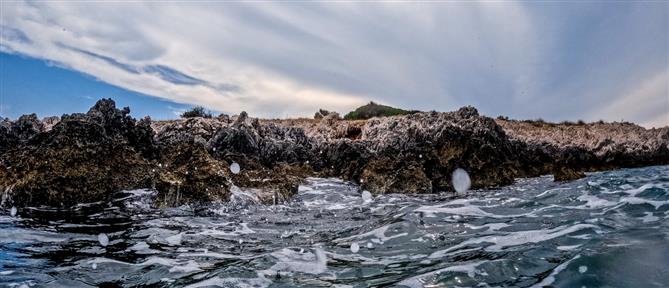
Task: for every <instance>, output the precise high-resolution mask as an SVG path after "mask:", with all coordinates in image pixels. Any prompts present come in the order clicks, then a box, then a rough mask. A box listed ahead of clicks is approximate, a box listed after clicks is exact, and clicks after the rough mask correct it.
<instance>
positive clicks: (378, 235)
mask: <svg viewBox="0 0 669 288" xmlns="http://www.w3.org/2000/svg"><path fill="white" fill-rule="evenodd" d="M389 228H390V225H385V226H382V227H379V228H376V229H374V230H372V231H369V232H366V233H362V234H358V235H353V236H349V237H345V238H338V239H336V240H334V242H337V243H338V242H345V241H350V240H354V239H363V238H366V237H374V238H372V239H371V241H372V242H375V243H377V244H381V243H383V242H386V241H388V240H390V239H394V238H397V237H402V236H406V235H408V234H407V233H406V232H403V233H399V234H396V235H392V236H386V232H387V231H388V229H389Z"/></svg>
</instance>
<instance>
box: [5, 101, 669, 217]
mask: <svg viewBox="0 0 669 288" xmlns="http://www.w3.org/2000/svg"><path fill="white" fill-rule="evenodd" d="M129 112H130V110H129V109H128V108H123V109H118V108H117V107H116V106H115V103H114V102H113V101H112V100H110V99H103V100H100V101H98V103H97V104H96V105H95V106H94V107H92V108H91V109H90V110H89V111H88V112H87V113H75V114H71V115H63V116H62V117H61V118H60V119H58V118H48V119H45V121H44V122H43V121H40V120H39V119H38V118H37V116H36V115H34V114H33V115H25V116H22V117H21V118H19V119H18V120H16V121H9V120H3V121H1V122H0V153H1V154H0V188H1V189H2V190H0V193H2V201H3V205H5V206H7V205H17V206H38V205H48V206H57V207H62V208H68V207H72V206H74V205H76V204H78V203H84V202H94V201H108V200H109V199H111V197H112V196H113V195H114V194H115V193H118V192H119V191H120V190H123V189H139V188H154V189H156V190H157V191H158V196H157V197H156V203H155V205H156V206H161V207H164V206H180V205H183V204H190V203H203V202H205V203H206V202H212V201H213V202H218V201H223V202H225V201H230V200H231V199H233V198H235V197H237V198H238V196H239V195H252V197H251V198H253V199H256V200H257V201H259V202H263V203H278V202H281V201H284V200H286V199H289V198H290V197H291V196H292V195H293V194H295V193H297V188H298V186H299V185H300V183H302V181H303V180H304V179H305V178H306V177H311V176H317V177H338V178H342V179H344V180H347V181H351V182H355V183H358V184H360V187H361V189H364V190H368V191H370V192H372V193H374V194H381V193H435V192H441V191H453V185H452V183H451V173H452V172H453V171H454V170H455V169H457V168H462V169H464V170H466V171H467V172H468V173H469V175H470V177H471V185H472V188H473V189H478V188H488V187H498V186H503V185H509V184H512V183H513V182H514V179H515V178H518V177H531V176H538V175H543V174H554V176H555V177H554V178H555V180H556V181H564V180H573V179H577V178H580V177H583V175H584V174H583V172H586V171H593V170H603V169H613V168H619V167H635V166H646V165H660V164H669V149H668V148H669V128H662V129H644V128H642V127H639V126H636V125H632V124H619V123H609V124H607V123H603V124H585V125H557V124H550V123H544V124H545V125H544V124H542V125H537V124H536V123H531V122H527V121H510V120H500V119H498V120H493V119H492V118H488V117H484V116H481V115H479V114H478V112H477V111H476V109H475V108H473V107H463V108H461V109H459V110H458V111H455V112H447V113H437V112H427V113H414V114H410V115H403V116H392V117H383V118H372V119H369V120H356V121H347V120H341V119H340V118H339V117H338V115H337V114H336V113H331V112H328V113H325V112H319V113H320V114H321V116H322V117H316V118H317V119H286V120H262V119H257V118H253V117H251V116H249V115H248V114H247V113H246V112H242V113H240V115H237V116H232V117H228V116H227V115H222V116H221V117H216V118H200V117H194V118H188V119H180V120H171V121H151V119H150V118H148V117H147V118H144V119H141V120H136V119H133V118H131V117H130V116H129V115H128V114H129ZM324 114H325V115H324ZM47 120H48V121H47ZM232 163H237V164H238V165H239V167H241V169H240V171H239V173H232V172H231V170H230V168H229V167H230V165H231V164H232Z"/></svg>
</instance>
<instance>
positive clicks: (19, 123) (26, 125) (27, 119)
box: [9, 113, 44, 141]
mask: <svg viewBox="0 0 669 288" xmlns="http://www.w3.org/2000/svg"><path fill="white" fill-rule="evenodd" d="M42 131H44V124H42V121H40V120H39V118H37V115H36V114H35V113H33V114H30V115H22V116H21V117H19V119H18V120H16V121H15V122H13V123H12V124H11V126H10V130H9V133H11V134H12V136H13V137H15V138H17V139H18V140H19V141H27V140H28V139H30V138H32V137H33V136H35V135H37V133H39V132H42Z"/></svg>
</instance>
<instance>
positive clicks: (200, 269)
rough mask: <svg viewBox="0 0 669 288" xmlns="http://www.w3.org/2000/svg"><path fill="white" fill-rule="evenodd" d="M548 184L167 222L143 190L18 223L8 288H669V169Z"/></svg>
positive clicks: (11, 242) (250, 204)
mask: <svg viewBox="0 0 669 288" xmlns="http://www.w3.org/2000/svg"><path fill="white" fill-rule="evenodd" d="M471 177H472V178H474V177H476V175H471ZM552 180H553V179H552V177H551V176H544V177H538V178H530V179H518V180H517V181H516V183H515V184H514V185H512V186H508V187H504V188H500V189H494V190H475V191H467V192H465V193H462V194H457V195H456V194H454V193H444V194H439V195H398V194H387V195H380V196H379V195H377V196H375V197H368V196H369V195H367V193H364V192H363V191H360V190H359V188H358V187H357V186H355V185H352V184H349V183H346V182H343V181H341V180H337V179H308V180H307V182H306V183H305V184H304V185H303V186H301V187H300V189H299V194H298V195H296V196H295V197H294V198H293V199H292V200H291V201H289V202H287V203H283V204H280V205H274V206H265V205H259V204H256V203H255V199H253V197H252V196H250V194H248V193H246V192H245V191H243V190H240V189H234V196H233V201H232V202H231V203H227V204H212V205H209V206H205V207H193V206H182V207H178V208H171V209H156V208H155V207H151V203H152V201H151V199H152V197H155V193H154V192H152V191H148V190H135V191H126V192H124V193H120V194H119V195H118V197H117V200H116V201H114V202H113V203H111V204H108V203H90V204H86V205H80V206H79V207H78V208H77V213H76V215H67V217H66V215H64V214H62V213H59V212H57V211H53V210H49V209H44V208H42V209H36V208H32V209H28V208H21V209H18V210H17V211H15V212H17V213H16V215H15V216H11V214H12V212H13V211H11V209H7V210H6V211H2V212H1V213H2V216H0V286H6V287H94V286H100V287H138V286H144V287H183V286H185V287H370V286H376V287H543V286H553V287H669V166H657V167H648V168H641V169H624V170H617V171H610V172H601V173H591V174H588V176H587V177H586V178H584V179H580V180H577V181H573V182H567V183H555V182H553V181H552ZM363 195H364V196H363Z"/></svg>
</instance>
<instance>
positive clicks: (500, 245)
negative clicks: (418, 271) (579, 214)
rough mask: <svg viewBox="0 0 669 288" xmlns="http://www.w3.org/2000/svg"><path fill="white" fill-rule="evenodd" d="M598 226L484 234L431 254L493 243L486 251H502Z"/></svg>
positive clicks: (438, 255) (439, 254)
mask: <svg viewBox="0 0 669 288" xmlns="http://www.w3.org/2000/svg"><path fill="white" fill-rule="evenodd" d="M597 228H598V227H597V226H596V225H591V224H576V225H573V226H560V227H557V228H553V229H542V230H528V231H517V232H508V233H506V234H505V235H493V236H484V237H479V238H473V239H469V240H466V241H464V242H462V243H460V244H458V245H455V246H453V247H450V248H448V249H445V250H440V251H437V252H434V253H432V254H431V255H430V258H441V257H444V256H445V255H447V254H448V253H450V252H453V251H457V250H459V249H461V248H464V247H467V246H469V245H472V244H481V243H491V244H492V245H490V246H487V247H485V250H486V251H502V249H504V248H506V247H512V246H518V245H522V244H527V243H538V242H543V241H547V240H551V239H555V238H558V237H561V236H565V235H567V234H570V233H574V232H577V231H580V230H584V229H597Z"/></svg>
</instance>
